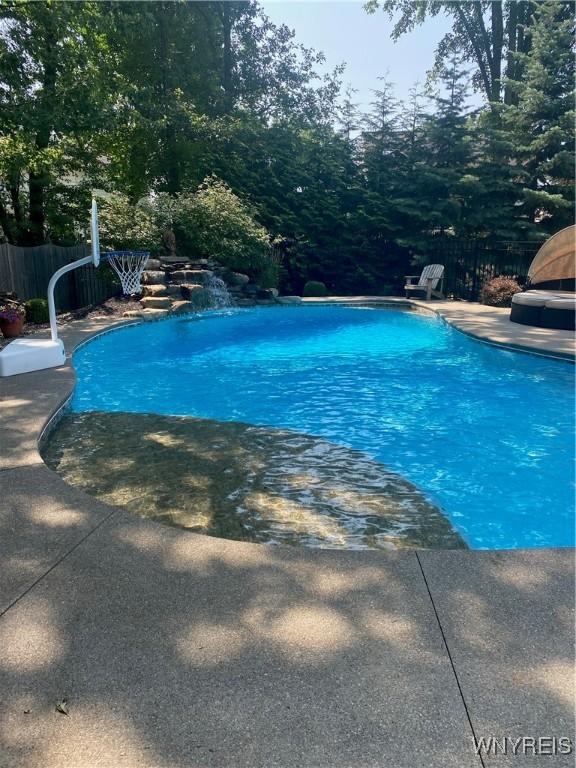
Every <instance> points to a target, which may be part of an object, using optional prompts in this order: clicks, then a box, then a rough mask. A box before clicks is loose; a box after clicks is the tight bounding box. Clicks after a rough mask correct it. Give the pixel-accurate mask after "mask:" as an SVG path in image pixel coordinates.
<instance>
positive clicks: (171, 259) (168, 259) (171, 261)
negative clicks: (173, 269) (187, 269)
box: [160, 256, 188, 265]
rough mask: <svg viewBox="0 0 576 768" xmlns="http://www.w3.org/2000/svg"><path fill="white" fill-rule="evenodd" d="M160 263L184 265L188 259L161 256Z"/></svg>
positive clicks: (184, 257)
mask: <svg viewBox="0 0 576 768" xmlns="http://www.w3.org/2000/svg"><path fill="white" fill-rule="evenodd" d="M160 261H161V262H162V264H178V265H180V264H186V262H187V261H188V259H187V258H186V256H161V257H160Z"/></svg>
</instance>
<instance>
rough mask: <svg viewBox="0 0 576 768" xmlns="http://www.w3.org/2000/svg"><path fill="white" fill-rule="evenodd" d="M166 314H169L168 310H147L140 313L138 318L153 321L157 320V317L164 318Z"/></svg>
mask: <svg viewBox="0 0 576 768" xmlns="http://www.w3.org/2000/svg"><path fill="white" fill-rule="evenodd" d="M168 313H169V310H167V309H152V308H147V309H143V310H142V312H141V313H140V317H143V318H144V319H146V320H153V319H154V318H157V317H164V316H165V315H167V314H168Z"/></svg>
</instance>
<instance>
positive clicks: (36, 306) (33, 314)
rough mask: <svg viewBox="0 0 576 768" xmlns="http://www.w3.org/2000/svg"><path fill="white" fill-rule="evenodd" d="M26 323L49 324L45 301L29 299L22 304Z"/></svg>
mask: <svg viewBox="0 0 576 768" xmlns="http://www.w3.org/2000/svg"><path fill="white" fill-rule="evenodd" d="M24 309H25V310H26V322H27V323H36V324H40V323H49V322H50V316H49V315H48V302H47V301H46V299H29V300H28V301H27V302H26V303H25V304H24Z"/></svg>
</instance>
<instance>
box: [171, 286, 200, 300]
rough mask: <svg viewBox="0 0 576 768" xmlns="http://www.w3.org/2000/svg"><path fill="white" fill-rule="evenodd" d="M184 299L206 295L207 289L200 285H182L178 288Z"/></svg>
mask: <svg viewBox="0 0 576 768" xmlns="http://www.w3.org/2000/svg"><path fill="white" fill-rule="evenodd" d="M178 288H179V290H180V295H181V296H182V298H183V299H190V298H191V297H192V296H194V295H204V294H205V293H206V288H204V286H203V285H200V284H199V283H182V285H179V286H178Z"/></svg>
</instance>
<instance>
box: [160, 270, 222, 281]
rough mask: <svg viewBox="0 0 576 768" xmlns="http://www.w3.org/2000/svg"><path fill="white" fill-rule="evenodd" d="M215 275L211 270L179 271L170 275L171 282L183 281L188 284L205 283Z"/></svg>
mask: <svg viewBox="0 0 576 768" xmlns="http://www.w3.org/2000/svg"><path fill="white" fill-rule="evenodd" d="M213 275H214V272H212V270H211V269H177V270H176V271H175V272H172V274H171V275H170V278H171V280H183V281H184V282H186V283H205V282H206V281H207V280H208V279H209V278H211V277H212V276H213Z"/></svg>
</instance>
